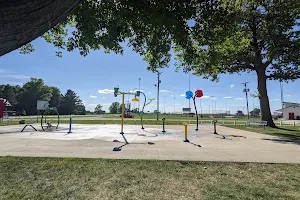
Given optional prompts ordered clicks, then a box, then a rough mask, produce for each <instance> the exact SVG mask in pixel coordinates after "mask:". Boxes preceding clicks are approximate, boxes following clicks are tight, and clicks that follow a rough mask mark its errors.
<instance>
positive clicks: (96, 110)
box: [94, 104, 103, 114]
mask: <svg viewBox="0 0 300 200" xmlns="http://www.w3.org/2000/svg"><path fill="white" fill-rule="evenodd" d="M102 108H103V106H102V105H101V104H98V105H97V106H96V107H95V112H94V113H95V114H101V113H102Z"/></svg>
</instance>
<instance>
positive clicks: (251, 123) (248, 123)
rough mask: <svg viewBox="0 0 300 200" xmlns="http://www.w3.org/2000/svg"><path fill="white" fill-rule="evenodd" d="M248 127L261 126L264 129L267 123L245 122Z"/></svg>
mask: <svg viewBox="0 0 300 200" xmlns="http://www.w3.org/2000/svg"><path fill="white" fill-rule="evenodd" d="M247 125H248V126H251V125H256V126H263V127H264V128H265V127H266V126H267V125H268V122H267V121H255V122H247Z"/></svg>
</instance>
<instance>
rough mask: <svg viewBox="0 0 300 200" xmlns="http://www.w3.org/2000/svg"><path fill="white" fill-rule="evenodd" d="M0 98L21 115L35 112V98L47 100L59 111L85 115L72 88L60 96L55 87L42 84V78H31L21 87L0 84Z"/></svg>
mask: <svg viewBox="0 0 300 200" xmlns="http://www.w3.org/2000/svg"><path fill="white" fill-rule="evenodd" d="M0 98H5V99H7V100H8V101H9V103H10V104H11V105H12V107H11V108H9V109H10V110H14V111H17V112H18V113H20V114H22V115H35V114H37V107H36V106H37V105H36V104H37V100H45V101H49V106H50V107H57V108H58V111H59V113H62V114H77V115H85V114H86V110H85V107H84V105H83V104H82V101H81V100H80V98H79V97H78V96H77V95H76V93H75V92H73V91H72V90H68V91H67V93H66V95H64V96H62V95H61V93H60V90H59V89H58V88H57V87H53V86H48V85H45V84H44V81H43V80H42V79H37V78H31V79H30V81H28V82H27V83H25V84H24V85H23V87H20V86H11V85H0Z"/></svg>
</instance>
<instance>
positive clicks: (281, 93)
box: [280, 81, 284, 108]
mask: <svg viewBox="0 0 300 200" xmlns="http://www.w3.org/2000/svg"><path fill="white" fill-rule="evenodd" d="M280 97H281V108H283V101H284V99H283V83H282V81H280Z"/></svg>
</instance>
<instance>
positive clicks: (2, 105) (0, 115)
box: [0, 99, 5, 122]
mask: <svg viewBox="0 0 300 200" xmlns="http://www.w3.org/2000/svg"><path fill="white" fill-rule="evenodd" d="M4 109H5V102H4V99H0V122H1V121H2V119H3V116H4Z"/></svg>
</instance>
